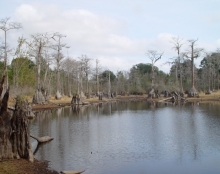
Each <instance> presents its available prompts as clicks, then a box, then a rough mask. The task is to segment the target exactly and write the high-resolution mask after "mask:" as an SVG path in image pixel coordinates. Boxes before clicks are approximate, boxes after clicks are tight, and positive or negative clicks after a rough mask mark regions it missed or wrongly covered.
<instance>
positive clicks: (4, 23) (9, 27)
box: [0, 18, 22, 89]
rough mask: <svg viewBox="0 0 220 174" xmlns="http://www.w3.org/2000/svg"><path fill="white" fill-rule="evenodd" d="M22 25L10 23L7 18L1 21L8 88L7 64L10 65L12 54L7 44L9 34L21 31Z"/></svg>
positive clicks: (0, 27)
mask: <svg viewBox="0 0 220 174" xmlns="http://www.w3.org/2000/svg"><path fill="white" fill-rule="evenodd" d="M20 28H22V25H21V24H20V23H18V22H10V18H5V19H2V20H1V21H0V29H1V30H2V31H3V32H4V46H3V48H4V67H5V72H6V81H5V86H6V89H7V88H8V76H7V73H8V72H7V63H8V52H11V50H10V49H9V45H8V43H7V34H8V32H9V31H10V30H15V29H17V30H18V29H20Z"/></svg>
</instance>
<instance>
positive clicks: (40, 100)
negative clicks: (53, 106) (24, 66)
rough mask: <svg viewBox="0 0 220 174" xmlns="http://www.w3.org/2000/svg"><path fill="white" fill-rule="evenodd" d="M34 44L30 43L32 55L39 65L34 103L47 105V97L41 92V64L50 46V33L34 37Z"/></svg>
mask: <svg viewBox="0 0 220 174" xmlns="http://www.w3.org/2000/svg"><path fill="white" fill-rule="evenodd" d="M32 39H33V40H32V42H30V43H28V44H29V47H30V54H31V56H34V57H35V59H36V64H37V85H36V91H35V95H34V97H33V103H35V104H44V103H46V96H44V95H43V94H42V90H41V87H42V86H41V76H40V75H41V64H42V54H43V50H44V49H45V48H46V47H48V46H49V40H50V39H51V36H50V35H49V34H48V33H44V34H36V35H32Z"/></svg>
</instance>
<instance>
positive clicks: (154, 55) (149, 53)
mask: <svg viewBox="0 0 220 174" xmlns="http://www.w3.org/2000/svg"><path fill="white" fill-rule="evenodd" d="M146 55H147V56H148V58H149V59H150V60H151V67H152V76H151V87H152V88H154V80H155V74H154V72H155V63H156V62H157V61H158V60H160V59H161V57H162V56H163V53H159V52H157V51H155V50H148V51H147V53H146Z"/></svg>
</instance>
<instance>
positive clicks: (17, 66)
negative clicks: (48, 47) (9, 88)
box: [12, 37, 28, 88]
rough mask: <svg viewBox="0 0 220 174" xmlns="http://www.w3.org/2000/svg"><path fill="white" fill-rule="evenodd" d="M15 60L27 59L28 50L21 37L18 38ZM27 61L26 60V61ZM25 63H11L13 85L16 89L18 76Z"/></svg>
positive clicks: (24, 40)
mask: <svg viewBox="0 0 220 174" xmlns="http://www.w3.org/2000/svg"><path fill="white" fill-rule="evenodd" d="M15 56H16V58H27V57H28V50H27V44H26V39H24V38H23V37H19V38H18V46H17V49H16V51H15ZM27 60H28V59H26V61H27ZM26 61H23V62H19V61H12V62H13V64H12V68H13V85H14V86H15V87H16V88H17V87H18V75H19V72H20V70H21V68H22V66H23V65H24V64H25V63H26Z"/></svg>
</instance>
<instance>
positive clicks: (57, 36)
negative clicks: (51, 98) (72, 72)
mask: <svg viewBox="0 0 220 174" xmlns="http://www.w3.org/2000/svg"><path fill="white" fill-rule="evenodd" d="M63 37H66V36H65V35H62V34H60V33H55V34H54V36H53V37H52V38H53V39H54V40H55V41H56V44H55V45H53V47H52V48H53V49H54V50H55V51H56V53H55V54H54V58H55V61H56V71H57V83H56V95H55V98H56V99H57V100H59V99H61V97H62V95H61V93H60V91H61V87H60V66H61V60H62V59H63V58H64V56H63V54H62V52H61V50H62V48H63V47H66V44H62V43H61V38H63Z"/></svg>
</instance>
